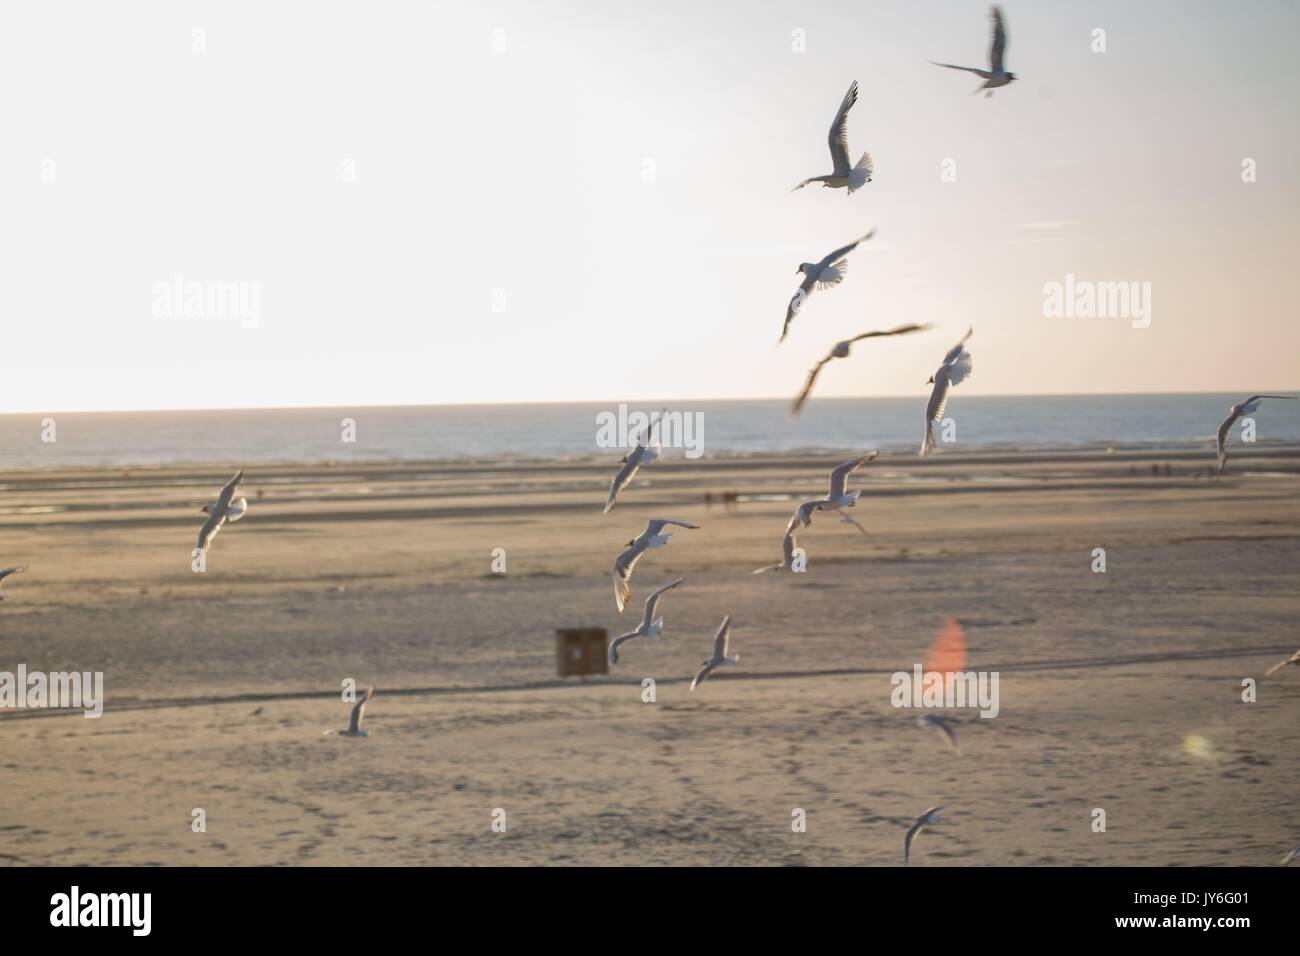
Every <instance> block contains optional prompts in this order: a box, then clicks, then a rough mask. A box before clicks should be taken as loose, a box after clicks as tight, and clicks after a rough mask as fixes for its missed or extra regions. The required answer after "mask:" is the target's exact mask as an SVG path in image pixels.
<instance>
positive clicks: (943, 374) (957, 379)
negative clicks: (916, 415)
mask: <svg viewBox="0 0 1300 956" xmlns="http://www.w3.org/2000/svg"><path fill="white" fill-rule="evenodd" d="M974 331H975V327H974V326H971V327H970V328H969V329H967V330H966V334H965V335H963V336H962V337H961V341H960V342H958V343H957V344H956V345H954V346H953V347H952V348H950V349H949V350H948V354H947V355H945V356H944V357H943V364H942V365H940V366H939V370H938V371H937V372H935V373H934V374H933V375H931V376H930V381H928V382H926V383H925V384H926V385H933V386H934V390H933V391H932V392H930V401H929V402H927V403H926V406H925V438H924V439H923V440H922V441H921V457H922V458H924V457H925V456H926V455H927V454H929V452H930V449H931V448H933V447H934V445H935V441H934V423H935V422H937V421H939V419H941V418H943V411H944V409H945V408H947V407H948V395H949V393H951V392H952V389H953V386H954V385H960V384H961V383H962V382H964V381H966V376H967V375H969V374H970V370H971V357H970V353H969V352H967V351H966V348H965V346H966V340H967V339H968V338H970V337H971V333H972V332H974Z"/></svg>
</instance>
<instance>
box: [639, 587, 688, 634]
mask: <svg viewBox="0 0 1300 956" xmlns="http://www.w3.org/2000/svg"><path fill="white" fill-rule="evenodd" d="M685 580H686V579H685V578H678V579H677V580H676V581H673V582H672V583H671V584H665V585H664V586H663V587H661V588H660V589H659V590H658V591H655V592H654V593H653V594H651V595H650V596H649V597H648V598H646V599H645V616H644V617H642V618H641V626H642V627H649V626H650V625H651V623H653V622H654V619H655V611H656V609H658V607H659V596H660V595H661V594H663V593H664V592H665V591H671V590H672V589H673V588H675V587H677V585H679V584H681V583H682V582H683V581H685Z"/></svg>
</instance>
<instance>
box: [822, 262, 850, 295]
mask: <svg viewBox="0 0 1300 956" xmlns="http://www.w3.org/2000/svg"><path fill="white" fill-rule="evenodd" d="M848 274H849V263H848V260H846V259H841V260H839V261H838V262H836V263H835V264H834V265H829V266H822V267H821V269H819V270H818V271H817V291H818V292H820V291H821V290H822V289H829V288H831V286H837V285H839V284H840V283H841V282H843V281H844V277H845V276H846V275H848Z"/></svg>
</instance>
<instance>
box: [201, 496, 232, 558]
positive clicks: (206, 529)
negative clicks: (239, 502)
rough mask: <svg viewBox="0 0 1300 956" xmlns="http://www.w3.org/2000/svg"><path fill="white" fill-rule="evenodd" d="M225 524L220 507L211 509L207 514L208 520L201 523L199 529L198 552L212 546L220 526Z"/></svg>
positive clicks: (224, 517) (223, 514) (224, 516)
mask: <svg viewBox="0 0 1300 956" xmlns="http://www.w3.org/2000/svg"><path fill="white" fill-rule="evenodd" d="M225 523H226V515H225V512H224V511H222V510H220V506H219V505H218V507H216V508H213V509H212V511H210V512H209V513H208V520H207V521H205V522H203V527H202V528H200V529H199V543H198V545H197V547H198V549H199V550H200V551H206V550H208V548H209V547H210V546H211V545H212V539H213V538H215V537H216V536H217V532H218V531H220V530H221V526H222V525H223V524H225Z"/></svg>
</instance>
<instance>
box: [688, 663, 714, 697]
mask: <svg viewBox="0 0 1300 956" xmlns="http://www.w3.org/2000/svg"><path fill="white" fill-rule="evenodd" d="M717 666H718V665H717V664H714V663H713V662H712V661H710V662H709V663H706V664H705V665H704V666H703V667H701V668H700V669H699V670H698V671H697V672H696V674H695V676H694V677H692V678H691V690H695V688H697V687H699V686H700V685H701V684H703V683H704V681H705V679H706V678H707V677H708V676H709V675H710V674H712V673H713V671H714V669H715V668H716V667H717Z"/></svg>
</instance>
